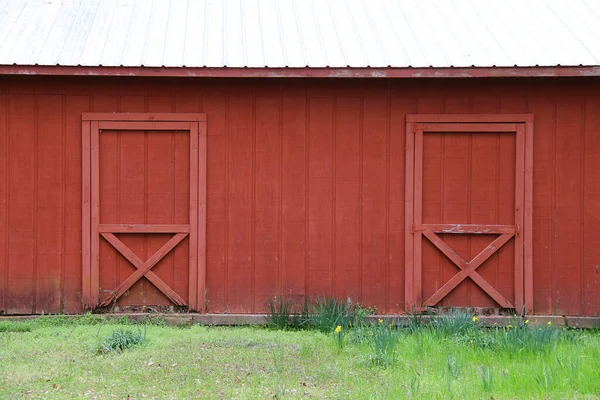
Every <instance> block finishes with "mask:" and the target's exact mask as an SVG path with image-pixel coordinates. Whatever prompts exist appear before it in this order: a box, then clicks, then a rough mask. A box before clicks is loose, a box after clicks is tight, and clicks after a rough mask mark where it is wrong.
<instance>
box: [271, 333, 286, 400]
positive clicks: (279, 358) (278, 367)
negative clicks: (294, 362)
mask: <svg viewBox="0 0 600 400" xmlns="http://www.w3.org/2000/svg"><path fill="white" fill-rule="evenodd" d="M272 356H273V368H274V369H275V377H276V387H275V391H274V392H275V393H274V396H273V397H274V398H276V399H281V398H282V397H283V395H284V394H285V380H284V368H285V348H284V346H283V341H282V340H279V341H278V342H277V344H276V345H275V346H274V347H273V350H272Z"/></svg>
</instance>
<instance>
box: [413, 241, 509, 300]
mask: <svg viewBox="0 0 600 400" xmlns="http://www.w3.org/2000/svg"><path fill="white" fill-rule="evenodd" d="M423 234H424V235H425V236H426V237H427V238H428V239H429V240H430V241H431V242H432V243H433V244H434V245H435V246H436V247H438V248H439V249H440V251H441V252H442V253H444V254H445V255H446V256H447V257H448V258H449V259H450V260H451V261H452V262H454V263H455V264H456V265H457V266H458V267H459V268H460V269H461V271H460V272H459V273H457V274H456V275H454V276H453V277H452V278H450V280H448V281H447V282H446V283H445V284H444V285H442V287H441V288H440V289H439V290H438V291H437V292H435V293H434V294H433V295H432V296H431V297H430V298H429V299H427V300H426V301H425V305H426V306H433V305H435V304H437V303H438V302H440V301H441V300H442V299H443V298H444V297H446V296H447V295H448V294H449V293H450V292H451V291H452V290H454V288H455V287H457V286H458V284H459V283H461V282H462V281H463V280H464V279H465V278H467V277H471V279H473V281H474V282H475V283H477V284H478V285H479V286H480V287H481V288H482V289H483V290H484V291H485V292H486V293H487V294H488V295H489V296H490V297H492V298H493V299H494V300H496V302H498V303H499V304H500V305H501V306H502V307H504V308H512V305H511V304H510V302H509V301H508V300H506V299H505V298H504V296H502V295H500V294H499V292H498V291H497V290H496V289H494V288H493V287H492V285H490V284H489V283H488V282H487V281H486V280H485V279H483V278H482V277H481V275H479V274H478V273H477V272H476V271H475V270H476V269H477V268H478V267H479V266H480V265H481V264H483V263H484V262H485V260H487V259H488V258H489V257H490V256H491V255H492V254H494V253H495V252H496V251H498V249H500V248H501V247H502V246H503V245H504V244H505V243H506V242H508V241H509V240H510V238H511V237H513V235H512V234H509V233H505V234H502V235H501V236H500V237H498V238H496V239H495V240H494V241H493V242H492V243H490V244H489V245H488V246H487V247H486V248H485V249H483V250H482V251H481V252H480V253H479V254H478V255H476V256H475V257H474V258H473V259H472V260H471V261H470V262H468V263H466V262H465V261H464V260H463V259H462V258H460V256H458V254H456V253H455V252H454V251H453V250H452V249H451V248H450V247H449V246H448V245H446V243H444V242H443V241H442V240H441V239H440V238H439V237H438V236H437V235H435V234H433V233H430V232H428V231H425V232H424V233H423Z"/></svg>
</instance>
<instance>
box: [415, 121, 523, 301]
mask: <svg viewBox="0 0 600 400" xmlns="http://www.w3.org/2000/svg"><path fill="white" fill-rule="evenodd" d="M407 121H408V122H407V135H408V137H407V187H406V201H407V208H406V217H407V218H406V222H407V224H406V230H407V232H406V307H407V310H412V309H413V308H416V309H417V310H422V309H424V308H427V307H440V306H441V307H475V308H479V307H481V308H502V309H516V310H517V311H518V312H521V311H523V310H526V311H527V312H531V308H532V282H531V203H532V202H531V200H532V179H531V178H532V177H531V167H530V166H531V165H532V158H531V157H532V151H531V150H532V135H531V133H532V129H531V119H530V118H529V117H528V116H510V115H504V116H493V115H492V116H476V115H471V116H469V115H467V116H409V117H408V119H407Z"/></svg>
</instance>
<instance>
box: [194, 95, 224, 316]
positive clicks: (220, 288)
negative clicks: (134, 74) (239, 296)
mask: <svg viewBox="0 0 600 400" xmlns="http://www.w3.org/2000/svg"><path fill="white" fill-rule="evenodd" d="M201 93H202V95H203V96H206V98H207V99H210V101H206V102H203V104H202V110H203V111H205V112H206V113H207V115H210V121H208V122H207V124H208V126H207V144H206V145H207V148H209V149H210V151H209V152H207V154H206V158H207V161H206V162H207V164H208V165H210V169H207V177H208V178H207V180H206V206H207V209H209V210H210V212H209V213H207V215H206V230H207V232H210V235H207V236H206V265H207V266H209V267H208V269H207V271H206V289H207V290H206V296H207V298H208V300H209V301H208V302H207V303H206V304H205V310H206V311H207V312H209V311H211V312H225V311H226V310H227V306H226V301H227V290H228V286H227V281H228V277H227V273H228V271H227V265H228V262H229V260H228V258H227V257H228V255H227V248H228V247H227V237H228V232H227V229H228V224H227V220H228V218H227V210H228V209H229V206H228V197H227V193H228V178H227V176H228V170H227V166H228V163H227V156H228V155H227V136H228V133H227V124H228V123H229V122H228V121H229V117H228V114H227V110H228V102H227V98H226V90H222V89H221V90H218V91H217V90H215V91H208V92H207V89H203V91H202V92H201ZM186 283H187V282H186Z"/></svg>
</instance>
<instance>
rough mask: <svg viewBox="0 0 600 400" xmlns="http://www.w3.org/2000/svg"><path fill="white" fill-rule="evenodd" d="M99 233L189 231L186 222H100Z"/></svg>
mask: <svg viewBox="0 0 600 400" xmlns="http://www.w3.org/2000/svg"><path fill="white" fill-rule="evenodd" d="M98 232H100V233H105V232H109V233H189V232H190V225H188V224H100V225H99V226H98Z"/></svg>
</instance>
